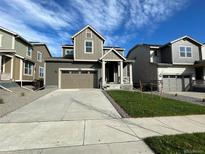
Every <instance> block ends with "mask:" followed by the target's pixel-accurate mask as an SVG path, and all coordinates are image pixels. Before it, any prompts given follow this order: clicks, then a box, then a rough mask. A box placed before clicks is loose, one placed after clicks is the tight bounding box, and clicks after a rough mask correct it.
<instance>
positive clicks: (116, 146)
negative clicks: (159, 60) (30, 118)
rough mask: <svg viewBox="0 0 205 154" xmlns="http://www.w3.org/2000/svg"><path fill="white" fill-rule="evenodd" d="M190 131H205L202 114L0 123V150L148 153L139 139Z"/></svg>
mask: <svg viewBox="0 0 205 154" xmlns="http://www.w3.org/2000/svg"><path fill="white" fill-rule="evenodd" d="M66 132H68V133H66ZM192 132H205V115H193V116H175V117H155V118H126V119H106V120H79V121H58V122H32V123H2V124H0V143H1V144H0V151H4V152H3V153H5V151H16V150H23V151H22V153H23V152H26V151H30V152H34V151H35V152H36V153H37V152H38V151H40V152H42V153H46V152H47V153H52V152H53V153H60V152H59V150H60V151H64V152H65V153H66V152H70V153H75V152H76V153H80V154H81V153H95V152H97V153H109V152H110V153H111V152H112V151H116V153H117V151H118V153H120V152H121V153H125V152H126V151H127V150H129V152H130V153H152V152H151V150H150V149H149V148H148V147H147V146H146V145H145V144H144V142H142V139H143V138H146V137H150V136H160V135H172V134H182V133H192ZM125 147H126V148H125ZM26 149H28V150H26ZM29 149H35V150H29ZM51 149H55V150H54V151H56V150H57V151H58V152H57V151H56V152H54V151H53V150H51ZM36 150H37V151H36ZM105 150H108V151H109V152H106V151H105ZM123 150H124V151H123ZM48 151H50V152H48ZM86 151H87V152H86ZM119 151H120V152H119ZM16 152H17V151H16ZM18 152H20V151H18ZM113 153H115V152H113Z"/></svg>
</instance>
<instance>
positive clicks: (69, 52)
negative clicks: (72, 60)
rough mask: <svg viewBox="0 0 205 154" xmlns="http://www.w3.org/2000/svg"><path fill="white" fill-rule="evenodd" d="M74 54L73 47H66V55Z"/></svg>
mask: <svg viewBox="0 0 205 154" xmlns="http://www.w3.org/2000/svg"><path fill="white" fill-rule="evenodd" d="M70 55H73V49H66V50H65V56H70Z"/></svg>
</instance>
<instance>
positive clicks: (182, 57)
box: [179, 46, 193, 58]
mask: <svg viewBox="0 0 205 154" xmlns="http://www.w3.org/2000/svg"><path fill="white" fill-rule="evenodd" d="M181 47H184V48H185V56H184V57H182V56H181V54H180V52H181V51H180V48H181ZM187 47H189V48H191V57H187V51H186V48H187ZM179 58H193V52H192V47H191V46H179Z"/></svg>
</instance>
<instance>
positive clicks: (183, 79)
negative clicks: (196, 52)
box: [163, 75, 191, 91]
mask: <svg viewBox="0 0 205 154" xmlns="http://www.w3.org/2000/svg"><path fill="white" fill-rule="evenodd" d="M190 82H191V80H190V76H181V75H163V90H164V91H184V90H187V89H188V88H189V86H190Z"/></svg>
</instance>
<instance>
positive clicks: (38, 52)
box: [36, 51, 43, 62]
mask: <svg viewBox="0 0 205 154" xmlns="http://www.w3.org/2000/svg"><path fill="white" fill-rule="evenodd" d="M38 54H41V60H39V59H38ZM36 58H37V61H38V62H42V61H43V54H42V52H40V51H37V57H36Z"/></svg>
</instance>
